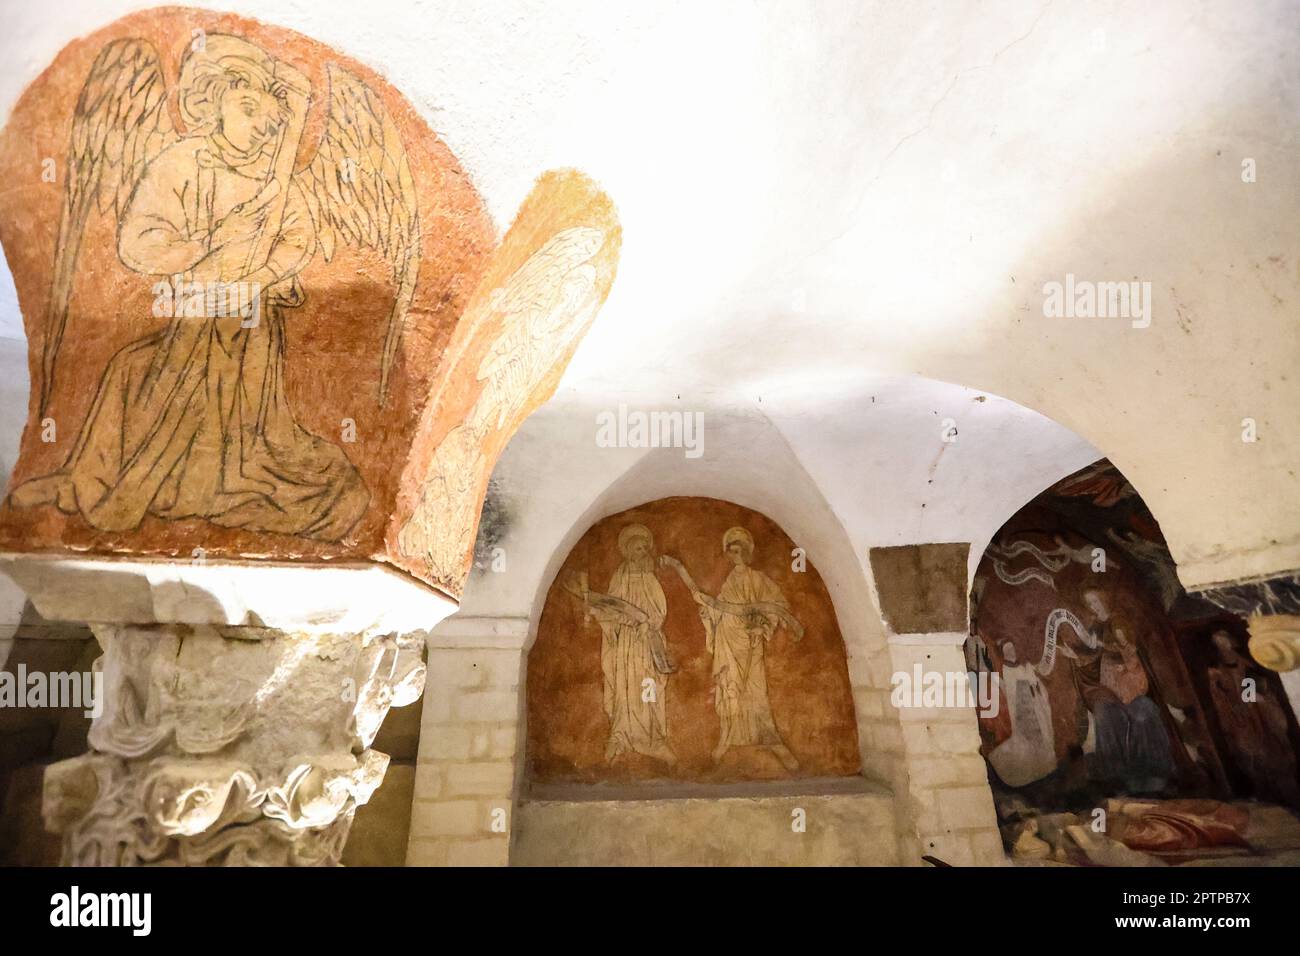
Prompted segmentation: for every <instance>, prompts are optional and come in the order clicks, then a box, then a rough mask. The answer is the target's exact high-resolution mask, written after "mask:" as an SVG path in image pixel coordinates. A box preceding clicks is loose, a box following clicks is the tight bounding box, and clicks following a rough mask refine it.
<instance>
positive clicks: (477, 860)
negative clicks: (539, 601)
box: [406, 617, 528, 866]
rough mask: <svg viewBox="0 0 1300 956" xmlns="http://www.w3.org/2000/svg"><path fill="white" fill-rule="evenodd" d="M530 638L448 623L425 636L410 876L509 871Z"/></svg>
mask: <svg viewBox="0 0 1300 956" xmlns="http://www.w3.org/2000/svg"><path fill="white" fill-rule="evenodd" d="M527 637H528V620H527V618H520V617H468V618H462V617H452V618H450V619H448V620H447V621H445V622H443V624H441V625H440V626H439V627H437V628H436V629H434V630H433V631H432V632H431V633H430V634H429V639H428V648H429V650H428V692H427V694H426V697H425V701H424V713H423V717H422V724H421V727H420V753H419V757H418V760H417V763H416V770H415V797H414V800H413V803H412V807H411V837H410V844H409V847H408V849H407V856H406V862H407V865H408V866H505V865H506V864H507V863H508V862H509V857H510V842H511V839H510V837H511V825H512V823H513V817H514V802H515V786H516V780H517V779H518V777H519V770H520V762H521V761H520V758H521V756H522V754H523V740H522V728H523V723H522V715H523V699H522V696H521V694H520V688H521V686H522V681H521V676H522V673H523V666H524V643H525V641H526V640H527Z"/></svg>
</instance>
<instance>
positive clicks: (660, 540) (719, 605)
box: [527, 497, 859, 783]
mask: <svg viewBox="0 0 1300 956" xmlns="http://www.w3.org/2000/svg"><path fill="white" fill-rule="evenodd" d="M527 682H528V687H527V691H528V693H527V697H528V767H529V774H530V778H531V779H532V780H534V781H536V782H542V783H561V782H565V783H595V782H600V781H618V782H634V781H642V782H644V781H660V782H672V781H698V782H727V781H741V780H760V779H782V778H795V777H827V776H846V775H851V774H855V773H857V771H858V768H859V757H858V741H857V731H856V725H855V722H854V713H853V699H852V694H851V690H850V686H849V678H848V670H847V665H846V662H845V651H844V641H843V639H842V637H841V635H840V631H839V625H838V623H837V621H836V617H835V609H834V607H833V606H832V604H831V600H830V596H829V595H828V593H827V591H826V587H825V585H824V584H823V583H822V580H821V577H820V575H819V574H818V573H817V570H816V568H815V567H814V565H813V564H812V562H811V561H810V560H809V559H808V556H806V555H803V554H802V552H800V551H798V549H797V547H796V544H795V542H793V541H791V540H790V538H789V537H788V536H787V535H786V534H785V533H784V532H783V531H782V530H781V529H780V528H779V527H778V526H777V525H776V524H775V523H774V522H772V521H771V520H769V519H768V518H766V517H764V516H763V515H761V514H759V513H758V512H755V511H751V510H749V509H747V508H743V507H741V506H739V505H736V504H732V503H730V502H725V501H719V500H716V499H712V498H685V497H683V498H665V499H661V500H659V501H655V502H651V503H649V504H645V505H642V506H640V507H637V508H632V509H630V510H628V511H624V512H621V513H619V514H616V515H612V516H610V517H608V518H605V519H604V520H602V521H600V522H598V523H597V524H596V525H594V526H593V527H592V528H591V529H590V530H589V531H588V532H587V533H586V534H585V535H583V537H582V538H581V540H579V542H578V543H577V545H575V546H574V548H573V550H572V551H571V552H570V554H569V556H568V558H567V559H566V561H565V562H564V565H563V566H562V567H561V569H560V572H559V574H558V575H557V576H556V579H555V582H554V583H553V584H552V586H551V589H550V592H549V593H548V595H547V599H546V603H545V605H544V607H543V610H542V615H541V619H540V622H539V624H538V632H537V640H536V642H535V643H534V645H533V648H532V650H531V653H530V655H529V658H528V674H527Z"/></svg>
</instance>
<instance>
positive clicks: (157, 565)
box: [5, 557, 454, 866]
mask: <svg viewBox="0 0 1300 956" xmlns="http://www.w3.org/2000/svg"><path fill="white" fill-rule="evenodd" d="M5 570H6V571H7V572H8V573H9V574H10V575H11V576H13V577H14V578H15V579H16V580H18V581H19V583H20V584H22V585H23V587H24V588H26V589H27V591H28V593H29V595H31V598H32V601H33V603H34V604H35V605H36V607H37V609H38V610H40V611H41V613H42V614H43V615H45V616H46V617H52V618H55V619H65V620H66V619H73V620H78V619H79V620H86V621H88V622H89V623H90V625H91V628H92V630H93V631H94V633H95V636H96V638H97V639H98V640H99V643H100V645H101V647H102V648H103V652H104V653H103V656H102V657H101V658H100V659H99V660H98V661H97V662H96V665H95V667H96V670H97V671H99V672H100V674H101V675H102V683H101V684H100V687H101V688H102V691H101V693H100V699H99V700H98V701H96V705H97V707H98V708H101V710H100V713H99V714H98V715H97V716H96V717H95V718H94V720H93V722H92V724H91V728H90V731H89V734H88V743H89V746H90V750H89V752H87V753H86V754H83V755H82V756H79V757H74V758H72V759H70V760H64V761H61V762H59V763H56V764H53V765H51V766H50V767H49V769H48V770H47V771H46V777H45V790H44V800H43V815H44V818H45V821H46V825H47V827H48V828H49V829H51V830H52V831H54V832H56V833H60V834H62V836H63V863H64V864H66V865H112V866H118V865H132V864H150V863H173V864H183V865H222V864H224V865H250V864H264V865H277V866H285V865H295V866H296V865H322V864H325V865H328V864H338V863H339V860H340V857H341V854H342V851H343V845H344V843H345V842H346V840H347V834H348V828H349V826H350V825H351V822H352V817H353V814H354V813H355V812H356V808H357V807H358V806H360V805H361V804H364V803H365V802H366V801H367V800H368V799H369V798H370V795H371V794H372V793H373V792H374V791H375V789H376V788H377V787H378V786H379V784H380V783H381V782H382V780H383V777H384V771H385V769H386V768H387V765H388V758H387V756H385V755H384V754H382V753H379V752H377V751H375V750H372V749H370V744H371V742H372V741H373V740H374V737H375V734H376V733H377V732H378V730H379V727H380V724H381V723H382V722H383V719H384V716H385V714H387V712H388V709H389V707H391V706H402V705H404V704H407V703H411V702H413V701H414V700H415V699H416V698H418V697H419V695H420V693H421V691H422V690H423V686H424V675H425V666H424V663H423V655H424V634H423V632H422V631H418V632H417V625H420V624H423V625H424V626H425V627H428V626H430V625H432V624H435V623H436V622H437V621H439V620H441V618H442V617H444V616H446V614H447V613H449V612H450V611H451V610H453V609H454V605H453V604H452V602H451V601H450V600H449V599H448V598H446V597H443V596H441V595H439V594H437V593H435V592H433V591H432V590H430V589H428V588H425V587H423V586H420V585H417V584H415V583H413V582H411V581H410V580H409V579H407V578H405V577H404V576H402V575H400V574H397V573H395V572H392V571H388V570H385V569H383V568H381V567H379V566H369V567H321V566H314V567H300V568H293V567H287V566H276V565H266V566H258V565H256V564H251V563H250V564H238V565H236V564H231V565H199V566H190V565H186V564H173V563H168V562H142V561H103V560H99V559H81V560H77V559H67V558H48V559H42V558H35V557H21V558H16V559H10V560H9V562H8V564H7V566H6V568H5ZM250 621H258V622H260V623H258V624H252V623H248V622H250Z"/></svg>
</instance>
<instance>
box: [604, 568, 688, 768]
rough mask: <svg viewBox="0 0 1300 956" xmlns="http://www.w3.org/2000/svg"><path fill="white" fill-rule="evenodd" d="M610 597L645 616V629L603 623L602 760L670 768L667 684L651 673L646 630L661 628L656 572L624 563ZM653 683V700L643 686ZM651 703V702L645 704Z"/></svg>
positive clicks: (664, 605) (662, 600) (663, 608)
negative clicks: (653, 761)
mask: <svg viewBox="0 0 1300 956" xmlns="http://www.w3.org/2000/svg"><path fill="white" fill-rule="evenodd" d="M609 594H611V595H612V596H614V597H616V598H621V599H622V600H624V601H626V602H627V603H629V604H631V605H633V606H634V607H637V608H639V609H640V610H642V611H644V612H645V614H646V616H647V617H648V618H649V621H648V622H647V623H639V624H638V623H633V622H630V621H618V620H602V621H601V623H600V630H601V641H600V669H601V672H602V673H603V676H604V678H605V681H604V686H605V693H604V703H605V715H606V716H607V717H608V718H609V740H608V743H607V744H606V746H605V759H606V760H613V759H614V758H615V757H617V756H618V755H619V754H622V753H625V752H627V751H634V752H636V753H639V754H645V755H646V756H648V757H655V758H657V759H659V760H664V761H667V762H669V763H673V762H675V761H676V759H677V758H676V756H675V755H674V754H673V751H672V749H671V748H670V747H669V745H668V716H667V713H666V710H665V706H664V697H665V691H666V690H667V684H666V681H665V680H664V675H662V674H660V673H659V672H658V671H657V670H656V669H655V662H654V652H653V649H652V647H651V636H650V628H652V627H653V628H661V627H662V626H663V622H664V618H665V617H666V616H667V614H668V599H667V598H666V597H665V596H664V589H663V587H662V586H661V585H660V584H659V580H658V579H657V578H656V577H655V574H654V571H652V570H644V569H640V568H637V567H636V566H635V564H634V563H633V562H631V561H624V562H623V563H622V564H620V565H619V566H618V570H616V571H615V572H614V574H613V577H612V578H610V582H609ZM647 680H650V681H653V682H654V683H653V685H652V689H653V694H649V693H646V689H647V684H646V681H647ZM647 697H649V698H651V699H649V700H647V699H646V698H647Z"/></svg>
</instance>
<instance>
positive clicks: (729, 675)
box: [660, 528, 803, 771]
mask: <svg viewBox="0 0 1300 956" xmlns="http://www.w3.org/2000/svg"><path fill="white" fill-rule="evenodd" d="M722 552H723V554H725V555H726V556H727V558H728V559H729V560H730V561H731V562H732V564H733V565H734V567H733V568H732V569H731V572H730V574H728V575H727V579H726V581H724V582H723V584H722V589H721V591H720V592H719V593H718V596H717V597H713V596H712V595H708V594H705V593H703V592H702V591H701V590H700V589H699V587H698V586H697V585H696V584H695V581H694V580H693V579H692V578H691V576H690V574H689V573H688V572H687V570H686V569H685V567H683V566H682V563H681V562H680V561H678V560H677V559H676V558H671V557H668V556H666V555H665V556H664V557H663V558H661V559H660V561H661V563H663V564H665V565H668V566H670V567H672V568H674V569H675V570H676V571H677V573H678V575H679V576H680V577H681V579H682V581H683V583H685V584H686V586H687V587H688V588H689V589H690V591H691V594H692V595H694V597H695V601H696V603H697V604H699V611H700V619H701V620H702V621H703V622H704V632H705V642H706V647H707V649H708V652H709V653H710V654H711V655H712V657H713V668H712V670H713V703H714V708H715V709H716V711H717V713H718V720H719V722H720V724H721V734H720V736H719V738H718V745H717V747H715V748H714V750H713V760H714V762H715V763H717V762H718V761H720V760H721V759H722V758H723V756H724V755H725V754H726V753H727V751H728V750H730V749H731V748H732V747H757V748H763V749H766V750H768V751H769V752H770V753H772V754H773V755H774V756H775V757H776V758H777V760H779V761H780V762H781V766H783V767H784V768H785V769H786V770H787V771H794V770H797V769H798V768H799V761H798V760H796V759H795V756H794V754H792V753H791V752H790V748H789V747H787V746H786V743H785V741H784V740H783V739H782V738H781V734H780V732H779V731H778V730H777V728H776V722H775V721H774V720H773V718H772V707H771V704H770V703H769V702H768V696H767V661H766V655H767V644H768V642H769V641H771V640H772V638H773V637H774V636H775V634H776V632H777V630H778V629H781V628H784V629H785V630H786V631H787V632H788V633H789V634H790V636H791V639H792V640H795V641H798V640H800V639H801V638H802V637H803V626H802V625H801V624H800V623H799V622H798V620H796V619H795V617H794V615H792V614H791V613H790V605H789V602H788V601H786V599H785V595H784V594H782V593H781V589H780V588H779V587H778V586H777V585H776V583H775V582H773V581H772V579H771V578H769V577H768V576H767V575H765V574H764V573H763V572H762V571H759V570H758V569H756V568H754V567H752V566H751V562H752V561H753V558H754V538H753V536H752V535H750V533H749V532H748V531H746V530H745V529H744V528H731V529H729V530H728V531H727V532H726V533H725V534H724V535H723V537H722Z"/></svg>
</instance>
